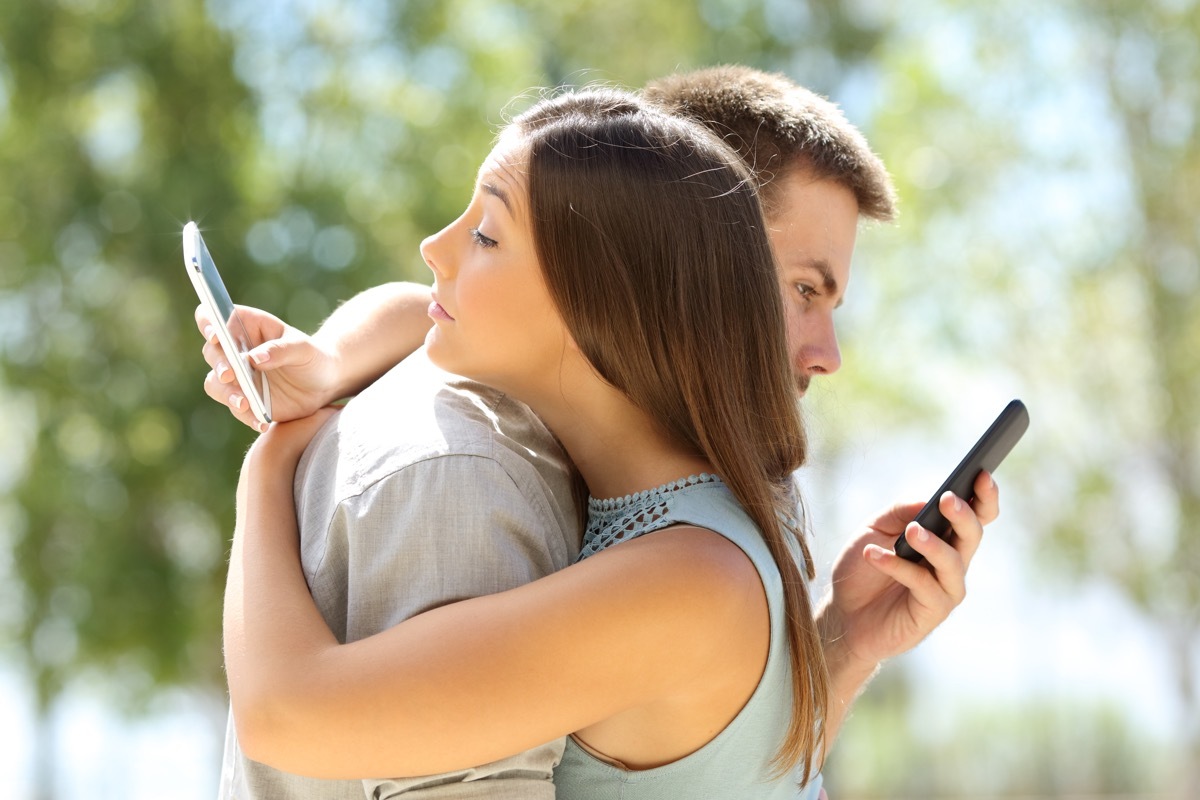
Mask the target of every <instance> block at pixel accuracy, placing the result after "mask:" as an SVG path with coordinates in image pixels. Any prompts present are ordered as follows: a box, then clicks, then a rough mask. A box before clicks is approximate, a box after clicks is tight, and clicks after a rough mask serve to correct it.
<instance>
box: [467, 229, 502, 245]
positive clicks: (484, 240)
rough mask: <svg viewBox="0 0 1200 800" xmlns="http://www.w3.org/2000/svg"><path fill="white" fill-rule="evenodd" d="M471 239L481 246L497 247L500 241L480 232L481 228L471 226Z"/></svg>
mask: <svg viewBox="0 0 1200 800" xmlns="http://www.w3.org/2000/svg"><path fill="white" fill-rule="evenodd" d="M471 239H472V240H473V241H474V242H475V244H477V245H479V246H480V247H495V246H496V245H497V244H499V242H497V241H496V240H495V239H492V238H490V237H488V236H484V235H483V234H482V233H480V232H479V228H471Z"/></svg>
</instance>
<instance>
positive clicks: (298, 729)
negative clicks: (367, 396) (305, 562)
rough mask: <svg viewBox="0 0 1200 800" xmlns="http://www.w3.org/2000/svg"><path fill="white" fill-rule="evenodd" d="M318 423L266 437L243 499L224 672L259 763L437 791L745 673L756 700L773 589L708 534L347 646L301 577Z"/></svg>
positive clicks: (250, 467)
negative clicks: (387, 779) (409, 781)
mask: <svg viewBox="0 0 1200 800" xmlns="http://www.w3.org/2000/svg"><path fill="white" fill-rule="evenodd" d="M310 424H314V423H309V422H308V421H302V422H299V423H290V424H288V425H277V426H275V427H274V428H273V429H272V430H271V431H270V432H268V433H267V434H266V435H265V436H264V437H262V438H260V439H259V441H258V442H257V443H256V444H255V446H254V447H253V448H252V449H251V451H250V453H249V455H248V456H247V460H246V464H245V466H244V468H243V473H242V479H241V481H240V483H239V489H238V525H237V528H236V532H235V540H234V549H233V558H232V562H231V565H230V573H229V586H228V589H227V593H226V607H225V655H226V667H227V673H228V679H229V688H230V697H231V700H232V704H233V714H234V720H235V722H236V725H237V730H238V738H239V741H240V743H241V745H242V747H243V749H244V751H245V752H246V754H247V756H249V757H250V758H253V759H255V760H259V761H263V762H265V763H268V764H270V765H272V766H275V767H278V768H281V769H284V770H287V771H291V772H296V773H300V774H307V775H313V776H316V777H330V778H332V777H340V778H352V777H363V776H367V775H382V774H386V775H393V776H407V775H422V774H429V773H436V772H442V771H447V770H452V769H459V768H464V767H468V766H472V765H475V764H481V763H486V762H489V761H492V760H495V759H497V758H501V757H503V756H507V755H511V754H514V753H517V752H520V751H522V750H525V749H528V748H529V747H533V746H535V745H539V744H542V743H544V742H547V741H550V740H552V739H555V738H557V737H559V736H562V735H565V734H567V733H570V732H573V731H579V730H581V729H584V728H587V727H588V726H591V725H593V724H594V723H597V722H600V721H602V720H607V719H610V718H612V717H614V716H615V715H619V714H621V713H622V712H626V711H630V710H633V709H646V708H652V707H655V705H656V704H659V703H663V704H668V705H669V704H670V703H672V702H673V701H674V700H675V699H676V698H680V697H688V696H692V695H693V694H694V693H695V692H697V690H698V689H697V687H698V686H707V685H708V683H709V682H710V680H711V677H712V674H713V673H714V672H715V673H717V674H720V675H725V674H726V673H728V672H729V671H730V667H731V661H730V659H731V658H737V659H739V660H740V661H741V662H745V660H746V659H749V660H750V665H751V667H752V669H751V674H752V677H753V679H752V680H751V681H750V682H749V688H750V690H751V691H752V690H753V686H754V685H755V684H756V683H757V675H758V674H759V673H760V672H761V667H762V658H763V657H764V656H765V640H763V641H761V642H758V640H756V639H755V638H754V637H755V636H761V634H762V632H763V630H762V628H763V626H765V613H766V612H765V600H764V598H763V595H762V589H761V584H760V583H759V582H758V576H757V573H756V572H755V571H754V568H753V565H751V564H750V562H749V560H748V559H747V558H746V557H745V555H744V554H742V552H741V551H740V550H739V549H738V548H737V547H736V546H734V545H733V544H732V543H730V542H729V541H728V540H726V539H724V538H723V537H720V536H718V535H717V534H714V533H711V532H707V531H699V530H696V529H672V530H666V531H660V532H658V533H655V534H654V535H653V536H646V537H642V538H640V539H637V540H634V541H631V542H628V543H625V544H622V545H619V546H617V547H613V548H610V549H609V550H607V551H605V552H604V553H601V554H598V555H596V556H594V557H592V558H589V559H587V560H586V561H584V562H582V563H580V564H577V565H574V566H572V567H569V568H567V569H565V570H562V571H560V572H558V573H556V574H554V575H551V576H549V577H546V578H543V579H541V580H538V581H535V582H534V583H531V584H527V585H525V586H523V587H520V588H518V589H514V590H512V591H508V592H503V593H500V594H496V595H490V596H486V597H479V598H474V599H471V600H466V601H463V602H460V603H455V604H452V605H448V606H443V607H441V608H438V609H435V610H433V611H430V612H427V613H425V614H421V615H419V616H417V617H414V618H412V619H410V620H408V621H406V622H404V623H401V624H400V625H398V626H396V627H394V628H392V629H390V630H388V631H385V632H384V633H382V634H379V635H377V636H374V637H371V638H369V639H365V640H361V641H358V642H353V643H350V644H346V645H341V644H338V642H337V641H336V640H335V639H334V637H333V636H332V634H331V633H330V631H329V629H328V627H327V626H326V625H325V622H324V620H323V619H322V618H321V616H320V614H319V613H318V611H317V609H316V607H315V605H314V604H313V601H312V599H311V597H310V596H309V593H308V588H307V585H306V584H305V580H304V576H303V574H302V572H301V569H300V565H299V552H298V545H297V531H296V520H295V515H294V511H293V500H292V494H291V491H292V484H291V480H292V472H293V470H294V465H295V459H296V458H297V457H298V455H299V452H300V450H302V447H303V443H306V442H307V441H308V436H310V435H311V433H306V432H305V431H304V430H303V429H302V428H295V429H293V426H298V425H299V426H304V425H310ZM315 424H319V421H317V423H315ZM312 430H315V427H313V428H312ZM289 437H290V438H291V441H289ZM447 548H448V551H450V550H451V549H452V548H453V544H452V543H449V542H448V543H447ZM447 557H448V558H450V557H452V556H451V555H450V554H449V552H448V556H447ZM747 587H750V590H748V589H747ZM396 590H397V591H403V587H396ZM755 621H758V622H761V623H762V625H756V624H755ZM755 642H758V643H759V644H762V645H763V647H762V651H761V652H757V651H756V647H755ZM732 654H738V655H736V656H734V655H732ZM755 659H757V661H755ZM754 670H757V671H754ZM743 688H744V687H743ZM747 696H748V695H747ZM742 702H744V698H743V699H742ZM737 707H740V705H735V706H734V713H736V708H737ZM709 735H710V734H709ZM703 741H706V739H701V740H700V743H703ZM692 749H695V748H694V746H693V747H692ZM683 752H690V751H689V750H683ZM683 752H681V753H679V754H678V755H682V754H683ZM678 755H677V756H676V757H678Z"/></svg>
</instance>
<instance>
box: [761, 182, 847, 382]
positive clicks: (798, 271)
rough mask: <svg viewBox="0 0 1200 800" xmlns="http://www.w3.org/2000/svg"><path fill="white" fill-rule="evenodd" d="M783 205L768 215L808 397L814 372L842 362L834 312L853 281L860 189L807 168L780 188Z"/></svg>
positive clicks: (792, 350)
mask: <svg viewBox="0 0 1200 800" xmlns="http://www.w3.org/2000/svg"><path fill="white" fill-rule="evenodd" d="M776 191H777V192H778V197H779V207H778V208H777V209H776V210H775V212H774V213H773V214H771V215H770V216H769V217H768V218H767V227H768V232H769V234H770V238H771V247H772V248H773V249H774V251H775V261H776V263H777V265H778V268H779V278H780V285H781V288H782V290H783V303H784V313H785V315H786V317H787V329H788V356H789V357H790V359H791V362H792V371H793V373H794V374H795V376H796V391H797V393H798V394H799V395H801V396H802V395H803V394H804V393H805V391H807V389H808V383H809V381H810V380H811V379H812V377H813V376H814V375H829V374H831V373H833V372H836V371H837V369H838V367H840V366H841V364H842V356H841V353H840V352H839V350H838V343H837V334H836V332H835V331H834V326H833V312H834V310H835V309H836V308H837V307H838V306H840V305H841V303H842V298H843V297H844V296H845V293H846V284H847V283H848V282H849V281H850V257H851V255H853V253H854V239H855V236H856V235H857V233H858V201H857V200H855V198H854V193H853V192H852V191H851V190H850V189H848V188H846V187H845V186H842V185H841V184H839V183H835V182H833V181H829V180H816V179H814V178H813V177H812V176H811V175H810V174H808V173H807V172H805V171H803V170H801V171H798V172H795V173H792V174H791V175H787V176H785V177H784V178H782V179H781V180H780V182H779V184H778V185H777V186H776Z"/></svg>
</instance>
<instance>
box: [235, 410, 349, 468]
mask: <svg viewBox="0 0 1200 800" xmlns="http://www.w3.org/2000/svg"><path fill="white" fill-rule="evenodd" d="M338 411H339V409H337V408H334V407H332V406H325V407H324V408H321V409H318V410H317V411H316V412H315V413H313V414H310V415H308V416H307V417H303V418H301V419H297V420H293V421H291V422H276V423H273V424H272V425H270V426H269V427H268V428H267V430H266V432H265V433H263V435H262V436H260V437H258V439H257V440H255V442H254V444H253V445H252V446H251V447H250V450H249V452H248V453H247V454H246V462H245V464H244V465H243V467H242V474H243V477H244V476H245V474H246V472H248V471H261V470H270V471H272V472H280V473H284V474H285V475H286V476H287V478H288V480H289V482H290V481H291V479H292V478H293V477H294V476H295V474H296V466H297V465H298V464H299V463H300V457H301V456H302V455H304V451H305V449H307V448H308V445H309V443H310V442H312V439H313V437H314V436H316V435H317V431H319V430H320V429H321V426H323V425H324V424H325V423H326V422H327V421H328V420H329V418H330V417H332V416H333V415H335V414H337V413H338Z"/></svg>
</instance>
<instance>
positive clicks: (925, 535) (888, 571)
mask: <svg viewBox="0 0 1200 800" xmlns="http://www.w3.org/2000/svg"><path fill="white" fill-rule="evenodd" d="M923 505H924V502H920V501H919V502H914V503H899V504H897V505H895V506H893V507H892V508H890V509H889V510H888V511H886V512H885V513H884V514H882V515H881V516H880V517H879V518H878V519H876V520H874V521H873V522H871V523H869V524H868V525H867V527H866V529H865V530H864V531H863V532H862V533H860V534H859V535H858V536H857V537H856V538H855V539H853V540H852V541H851V542H850V544H849V545H847V547H846V549H845V550H843V551H842V553H841V555H840V556H838V559H837V561H836V562H835V563H834V566H833V581H832V586H831V589H830V593H829V595H828V596H827V597H826V599H825V601H824V603H822V606H821V609H820V611H819V612H818V614H817V622H818V625H819V626H820V629H821V639H822V641H823V642H824V643H825V648H826V660H827V662H828V664H829V670H830V678H831V683H832V687H833V697H832V698H831V701H832V702H831V706H830V720H828V722H829V723H831V724H829V725H827V727H828V728H830V729H831V730H830V736H829V741H832V739H833V737H834V736H835V735H836V731H837V729H838V728H839V727H840V725H841V721H842V718H843V716H844V714H845V711H846V709H848V707H849V705H850V703H852V702H853V700H854V698H855V697H856V696H857V694H858V692H859V690H860V689H861V688H862V686H863V685H864V684H865V683H866V682H867V680H869V679H870V677H871V675H872V674H874V672H875V670H876V669H877V668H878V666H879V664H880V663H881V662H882V661H884V660H885V659H888V658H891V657H892V656H896V655H899V654H900V653H903V652H906V651H908V650H911V649H912V648H913V647H915V646H916V645H917V644H919V643H920V642H921V640H923V639H924V638H925V637H926V636H928V635H929V634H930V633H931V632H932V631H933V629H934V628H936V627H937V626H938V625H940V624H942V622H944V621H945V620H946V618H947V617H948V616H950V612H951V611H953V610H954V609H955V608H956V607H957V606H958V604H959V603H961V602H962V601H963V598H964V597H966V573H967V568H968V566H969V565H970V563H971V559H972V558H974V556H975V552H976V551H977V550H978V549H979V544H980V541H981V539H982V538H983V526H984V525H987V524H988V523H990V522H992V521H993V520H994V519H996V517H997V516H998V515H999V513H1000V490H999V488H998V487H997V486H996V484H995V482H994V481H993V480H992V477H991V476H990V475H989V474H987V473H986V472H985V473H981V474H980V475H979V477H978V478H976V480H975V500H974V501H973V502H972V503H971V504H967V503H965V502H963V501H962V500H960V499H959V498H957V497H955V496H954V495H952V494H950V493H949V492H947V493H946V494H945V495H943V496H942V498H941V499H940V500H939V506H938V507H939V509H940V510H941V512H942V514H943V515H944V516H945V517H946V519H947V520H949V521H950V524H951V526H952V529H953V532H954V535H953V536H951V537H950V541H949V542H946V541H943V540H942V539H939V538H938V537H937V536H935V535H933V534H932V533H930V532H929V531H927V530H925V529H924V528H921V527H920V526H919V525H917V524H916V523H914V522H912V520H913V519H914V518H915V517H916V515H917V513H918V512H919V511H920V510H921V507H922V506H923ZM901 535H904V536H905V537H906V538H907V539H908V543H909V544H911V545H912V547H913V549H914V550H916V551H917V552H918V553H920V554H921V555H922V556H924V557H925V562H926V563H923V564H914V563H913V562H911V561H906V560H905V559H903V558H900V557H899V556H897V555H896V554H895V553H894V552H893V549H894V547H895V544H896V539H897V538H898V537H899V536H901Z"/></svg>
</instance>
